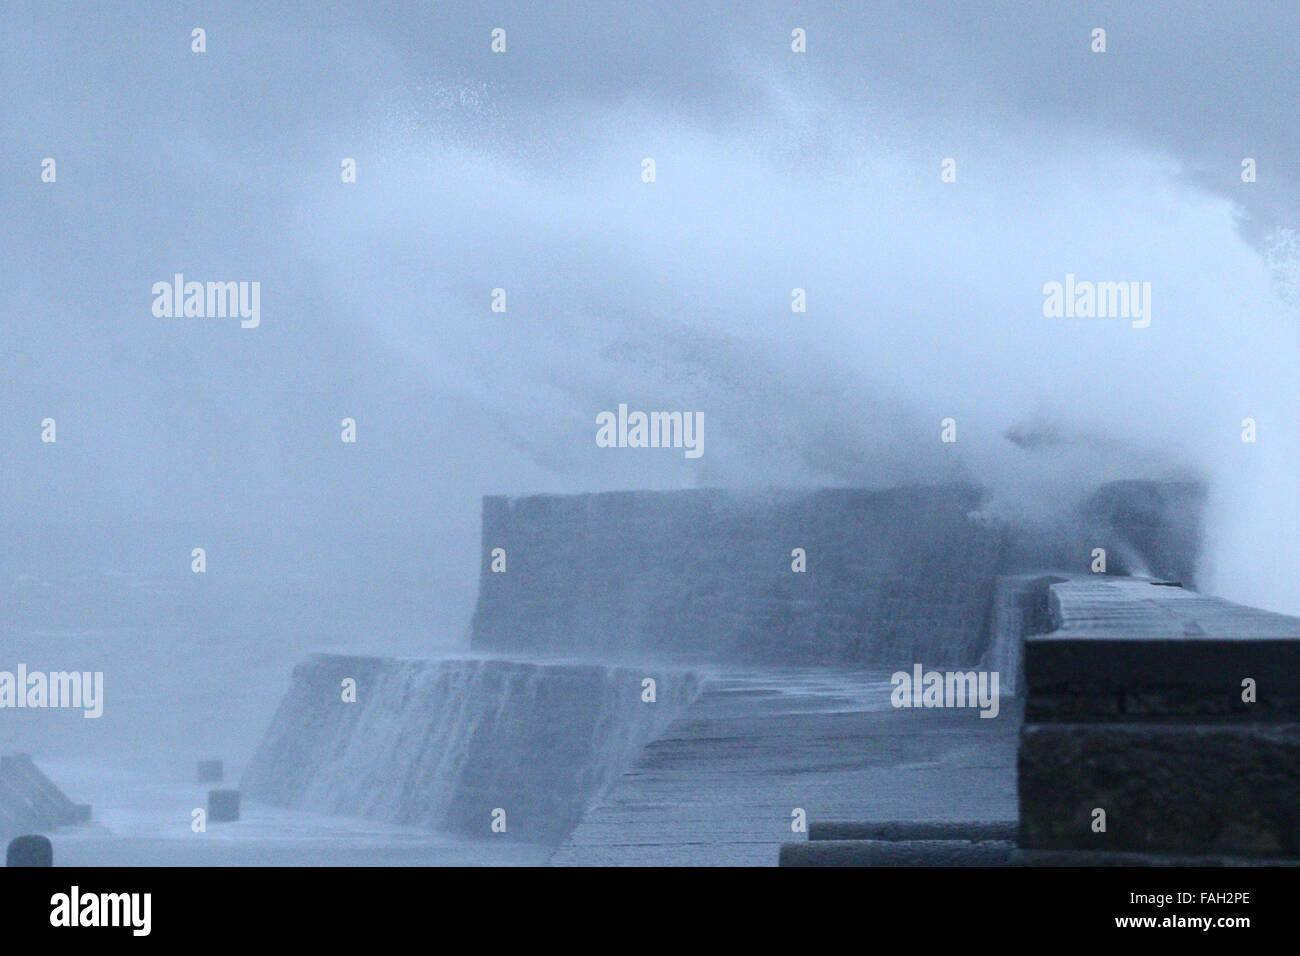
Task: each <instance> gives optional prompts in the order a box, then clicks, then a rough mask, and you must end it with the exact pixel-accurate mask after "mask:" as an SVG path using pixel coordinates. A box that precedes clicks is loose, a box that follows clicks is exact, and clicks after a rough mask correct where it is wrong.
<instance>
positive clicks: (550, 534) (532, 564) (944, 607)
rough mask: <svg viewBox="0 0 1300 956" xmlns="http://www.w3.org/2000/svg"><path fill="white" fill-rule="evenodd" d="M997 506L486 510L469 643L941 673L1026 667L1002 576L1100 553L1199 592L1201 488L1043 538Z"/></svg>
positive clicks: (608, 498)
mask: <svg viewBox="0 0 1300 956" xmlns="http://www.w3.org/2000/svg"><path fill="white" fill-rule="evenodd" d="M984 498H985V496H984V494H983V492H981V491H980V489H978V488H975V487H973V486H970V485H963V484H950V485H939V486H926V487H907V488H894V489H889V490H886V491H864V490H860V489H821V490H815V491H783V492H768V493H762V494H759V493H743V492H728V491H719V490H687V491H669V492H616V493H605V494H586V495H569V496H557V495H536V496H531V497H524V498H514V499H511V498H505V497H487V498H484V499H483V537H482V553H481V566H480V581H479V596H478V605H477V608H476V611H475V614H474V621H473V646H474V647H475V648H479V649H484V650H503V651H511V652H524V653H530V654H561V655H563V654H579V655H594V656H601V657H605V658H612V659H615V660H627V659H639V658H645V657H650V658H655V659H661V658H666V659H677V660H683V661H688V662H692V663H694V662H741V663H774V664H781V665H802V664H840V663H843V664H864V665H881V666H893V665H904V664H907V665H910V664H911V663H914V662H917V661H920V662H923V663H925V664H927V665H929V664H933V665H936V666H941V665H946V664H963V665H974V664H976V663H978V662H980V661H981V659H984V658H985V657H986V656H987V655H988V654H989V653H991V652H993V651H994V645H995V644H997V643H998V642H999V641H1001V644H1002V646H1001V647H999V648H997V649H996V651H997V653H998V654H1000V655H1002V656H1003V657H1005V658H1007V661H1008V663H1011V664H1012V665H1014V666H1018V665H1017V664H1016V661H1018V656H1019V649H1018V640H1019V637H1020V628H1021V626H1022V622H1021V616H1022V610H1023V609H1022V608H1021V606H1020V603H1017V602H1021V598H1020V597H1016V596H1015V595H1014V594H1013V593H1012V592H1013V591H1015V590H1016V587H1015V586H1014V584H1013V582H1011V581H1008V582H1006V583H1005V586H1004V587H1003V588H1002V589H1001V591H999V589H998V588H997V586H996V582H997V580H998V579H999V577H1000V576H1007V577H1009V578H1018V579H1021V580H1022V581H1027V580H1029V579H1031V578H1033V577H1036V576H1041V575H1042V574H1043V573H1045V572H1048V571H1062V572H1082V573H1086V572H1088V571H1089V570H1090V567H1091V562H1092V561H1093V558H1094V553H1095V549H1097V548H1102V549H1105V550H1106V552H1107V556H1108V567H1107V571H1108V572H1109V573H1112V574H1139V575H1153V576H1160V577H1170V578H1176V579H1178V580H1180V581H1182V582H1183V583H1184V584H1185V585H1186V586H1188V587H1191V586H1192V585H1193V582H1194V575H1195V565H1196V560H1197V556H1198V554H1199V548H1200V525H1201V507H1202V501H1203V491H1202V489H1201V488H1200V487H1199V486H1197V485H1194V484H1188V483H1177V482H1153V481H1120V482H1111V483H1108V484H1105V485H1102V486H1101V487H1100V488H1098V489H1097V491H1096V492H1095V493H1093V494H1092V495H1090V496H1088V497H1086V498H1085V499H1084V500H1083V501H1081V502H1079V503H1077V504H1071V503H1070V502H1068V501H1063V502H1062V503H1061V511H1060V512H1059V513H1058V514H1056V515H1055V516H1052V517H1050V518H1048V519H1045V520H1044V519H1039V520H1037V521H1035V522H1033V523H1029V522H1017V521H1014V520H1009V519H1007V518H1005V517H1001V518H999V519H998V520H991V519H988V518H986V517H984V516H983V515H982V512H981V508H982V505H983V504H984ZM795 549H802V552H803V556H804V558H803V560H804V567H805V570H804V571H802V572H800V571H796V570H795V567H796V563H795V562H796V560H797V556H796V554H795ZM1039 591H1041V588H1040V589H1039ZM1021 603H1023V602H1021ZM1012 632H1014V634H1012ZM999 635H1002V637H1001V638H999ZM1006 638H1009V640H1006ZM1004 652H1006V653H1004ZM1008 655H1010V656H1008ZM1013 658H1014V660H1013Z"/></svg>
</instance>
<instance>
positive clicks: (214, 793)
mask: <svg viewBox="0 0 1300 956" xmlns="http://www.w3.org/2000/svg"><path fill="white" fill-rule="evenodd" d="M238 819H239V791H238V790H209V791H208V822H209V823H234V822H235V821H237V820H238Z"/></svg>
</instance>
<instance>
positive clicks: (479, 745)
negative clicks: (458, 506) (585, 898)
mask: <svg viewBox="0 0 1300 956" xmlns="http://www.w3.org/2000/svg"><path fill="white" fill-rule="evenodd" d="M349 678H350V679H351V680H353V681H355V682H356V699H355V701H347V700H344V696H345V695H344V692H343V685H344V681H345V680H347V679H349ZM646 678H652V679H653V680H654V681H655V685H654V691H655V698H656V699H655V700H654V702H647V701H646V700H645V699H644V697H646V696H647V694H646V688H645V685H644V683H643V681H644V680H645V679H646ZM697 693H698V681H697V679H696V678H695V677H694V676H693V675H692V674H690V673H686V672H682V671H675V670H667V669H657V670H653V671H649V670H641V669H631V668H626V667H607V666H601V665H594V664H578V663H562V662H547V663H536V662H530V661H521V660H505V659H496V658H448V659H442V660H427V661H413V660H397V659H381V658H373V657H349V656H334V655H323V654H318V655H314V656H312V657H311V658H309V659H308V660H307V661H306V662H304V663H302V664H300V665H298V667H296V668H295V669H294V673H293V682H292V686H291V687H290V689H289V692H288V694H287V695H286V696H285V698H284V699H283V701H282V702H281V704H280V706H279V709H278V710H277V711H276V714H275V717H274V718H273V719H272V722H271V726H270V728H269V729H268V731H267V733H266V735H265V737H264V738H263V740H262V744H261V746H260V747H259V749H258V751H257V753H256V754H255V756H254V758H253V761H252V763H251V764H250V766H249V767H248V769H247V771H246V772H245V774H244V776H243V779H242V782H241V785H242V788H243V790H244V792H245V793H246V795H247V796H248V797H249V798H250V799H252V800H255V801H260V802H263V803H269V804H272V805H276V806H282V807H287V808H292V809H298V810H308V811H314V812H318V813H325V814H335V815H340V816H354V817H365V818H369V819H375V820H382V821H385V822H389V823H397V824H406V825H410V826H415V827H421V828H424V829H430V830H440V831H444V832H448V833H456V834H461V835H467V836H484V837H488V836H492V837H493V838H498V837H500V838H504V839H513V840H520V841H523V842H528V843H541V844H554V843H558V842H559V840H560V839H562V838H563V837H564V835H565V834H567V833H568V832H569V830H570V829H572V827H573V826H574V825H575V824H576V823H577V821H578V819H579V818H580V817H581V815H582V813H583V812H584V811H585V810H586V809H587V807H588V806H589V805H590V804H591V803H592V802H593V801H594V800H596V799H597V798H598V797H599V796H600V795H601V794H602V793H603V792H604V790H605V788H606V787H607V786H608V785H609V784H610V783H611V782H612V781H613V779H614V778H615V777H617V776H618V774H620V773H621V772H622V771H623V769H624V768H625V767H627V766H628V765H629V764H630V763H631V762H632V760H633V759H634V758H635V756H636V755H637V754H638V753H639V752H640V751H641V749H642V748H643V747H644V746H645V745H646V744H647V743H648V742H649V741H650V740H652V739H654V738H655V737H657V736H658V735H659V734H660V733H661V732H662V731H663V730H664V728H666V727H667V726H668V724H669V723H671V722H672V720H673V719H674V718H675V717H676V715H677V714H678V713H680V712H681V710H682V709H683V708H684V707H685V706H687V705H688V704H689V703H690V702H691V701H692V700H694V699H695V696H696V694H697ZM498 808H500V809H502V810H504V811H505V822H506V831H505V833H504V834H494V833H493V831H492V830H491V824H492V819H493V818H492V813H493V811H494V810H496V809H498Z"/></svg>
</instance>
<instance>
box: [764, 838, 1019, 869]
mask: <svg viewBox="0 0 1300 956" xmlns="http://www.w3.org/2000/svg"><path fill="white" fill-rule="evenodd" d="M1014 849H1015V844H1014V843H1012V842H1011V841H1009V840H995V841H977V840H899V841H894V840H817V841H815V842H813V841H810V842H807V843H783V844H782V845H781V854H780V865H781V866H1007V865H1008V864H1009V863H1010V860H1011V852H1012V850H1014Z"/></svg>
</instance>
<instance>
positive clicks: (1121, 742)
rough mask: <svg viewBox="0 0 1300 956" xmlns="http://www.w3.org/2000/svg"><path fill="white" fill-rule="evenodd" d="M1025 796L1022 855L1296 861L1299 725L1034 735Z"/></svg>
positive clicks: (1077, 727) (1022, 771)
mask: <svg viewBox="0 0 1300 956" xmlns="http://www.w3.org/2000/svg"><path fill="white" fill-rule="evenodd" d="M1019 787H1020V838H1019V845H1020V846H1021V847H1022V848H1023V849H1026V850H1088V851H1096V852H1105V853H1115V852H1143V853H1156V854H1162V855H1164V854H1176V855H1177V854H1181V855H1187V856H1225V857H1284V858H1285V857H1300V725H1297V724H1241V723H1223V724H1194V725H1187V724H1168V723H1165V724H1162V723H1146V724H1037V725H1028V724H1027V725H1025V727H1024V728H1023V731H1022V736H1021V745H1020V760H1019ZM1096 807H1100V808H1102V809H1104V810H1105V811H1106V832H1104V833H1094V832H1093V831H1092V826H1091V825H1092V813H1093V809H1094V808H1096Z"/></svg>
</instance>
